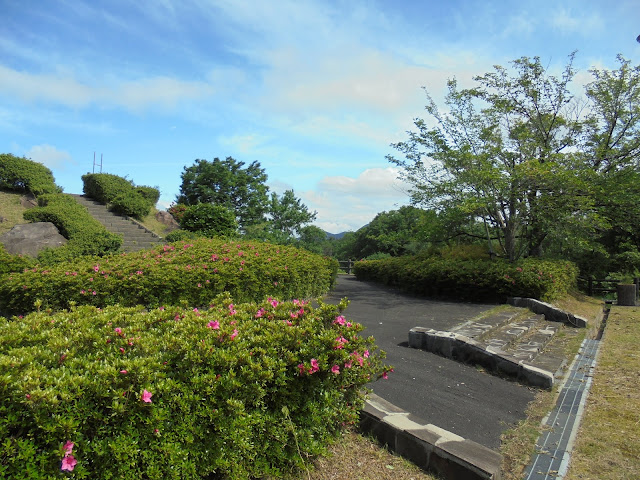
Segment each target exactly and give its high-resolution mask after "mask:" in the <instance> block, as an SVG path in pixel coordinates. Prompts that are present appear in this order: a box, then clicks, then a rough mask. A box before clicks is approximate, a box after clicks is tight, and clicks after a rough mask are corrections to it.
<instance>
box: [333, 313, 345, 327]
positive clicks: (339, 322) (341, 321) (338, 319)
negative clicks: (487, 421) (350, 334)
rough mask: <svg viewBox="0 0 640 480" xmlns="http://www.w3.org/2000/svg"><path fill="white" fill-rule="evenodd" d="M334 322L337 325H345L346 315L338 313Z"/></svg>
mask: <svg viewBox="0 0 640 480" xmlns="http://www.w3.org/2000/svg"><path fill="white" fill-rule="evenodd" d="M333 323H335V324H336V325H344V317H343V316H342V315H338V316H337V317H336V319H335V320H334V321H333Z"/></svg>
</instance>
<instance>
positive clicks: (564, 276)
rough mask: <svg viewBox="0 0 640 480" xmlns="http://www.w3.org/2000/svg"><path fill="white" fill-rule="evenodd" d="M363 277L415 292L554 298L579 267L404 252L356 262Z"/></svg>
mask: <svg viewBox="0 0 640 480" xmlns="http://www.w3.org/2000/svg"><path fill="white" fill-rule="evenodd" d="M354 273H355V275H356V277H358V279H360V280H372V281H377V282H381V283H384V284H386V285H393V286H397V287H400V288H402V289H404V290H407V291H409V292H412V293H417V294H422V295H428V296H435V297H437V296H443V297H455V298H457V299H462V300H467V301H483V302H486V301H500V302H502V301H504V300H505V299H506V298H507V297H533V298H538V299H542V300H552V299H555V298H559V297H562V296H563V295H566V294H567V292H569V291H570V290H572V289H573V288H575V285H576V281H577V276H578V271H577V268H576V267H575V265H573V264H572V263H570V262H566V261H552V260H539V259H534V258H527V259H524V260H521V261H518V262H515V263H511V262H507V261H505V260H502V259H494V260H489V259H486V260H479V259H459V258H455V257H451V256H448V257H443V256H441V255H437V256H405V257H396V258H387V259H381V260H365V261H361V262H356V264H355V266H354Z"/></svg>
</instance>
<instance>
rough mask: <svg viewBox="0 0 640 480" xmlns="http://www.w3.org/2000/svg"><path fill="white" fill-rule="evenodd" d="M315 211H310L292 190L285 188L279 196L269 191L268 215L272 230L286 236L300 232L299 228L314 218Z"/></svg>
mask: <svg viewBox="0 0 640 480" xmlns="http://www.w3.org/2000/svg"><path fill="white" fill-rule="evenodd" d="M316 215H317V212H310V211H309V209H308V208H307V206H306V205H305V204H304V203H302V201H301V200H300V199H299V198H296V196H295V194H294V193H293V190H286V191H285V192H284V193H283V194H282V196H281V197H279V196H278V195H277V194H276V193H275V192H273V193H271V202H270V204H269V217H270V220H271V225H272V228H273V230H274V231H276V232H282V233H283V234H285V235H286V236H287V237H292V236H294V235H298V234H299V233H300V229H301V228H302V227H303V226H304V225H306V224H308V223H311V222H313V221H314V220H315V219H316Z"/></svg>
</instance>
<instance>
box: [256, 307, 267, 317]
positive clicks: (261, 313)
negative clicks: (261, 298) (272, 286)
mask: <svg viewBox="0 0 640 480" xmlns="http://www.w3.org/2000/svg"><path fill="white" fill-rule="evenodd" d="M265 313H266V310H265V309H264V308H261V309H260V310H258V311H257V312H256V318H260V317H262V316H263V315H264V314H265Z"/></svg>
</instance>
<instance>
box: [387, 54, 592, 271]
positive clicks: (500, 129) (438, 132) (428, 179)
mask: <svg viewBox="0 0 640 480" xmlns="http://www.w3.org/2000/svg"><path fill="white" fill-rule="evenodd" d="M572 62H573V55H571V56H570V57H569V61H568V63H567V65H566V66H565V68H564V70H563V72H562V75H561V76H560V77H556V76H554V75H551V74H549V73H548V72H547V70H546V69H545V67H544V66H543V65H542V63H541V61H540V59H539V58H537V57H535V58H533V59H530V58H527V57H522V58H520V59H518V60H515V61H514V62H512V69H510V70H507V69H505V68H503V67H500V66H496V67H494V71H493V72H490V73H487V74H485V75H483V76H478V77H475V79H474V80H475V82H476V86H475V87H474V88H469V89H459V88H458V85H457V82H456V81H455V80H450V81H449V82H448V87H449V90H448V94H447V96H446V100H445V104H446V111H445V112H442V111H441V110H440V109H439V108H438V106H437V105H436V103H435V101H434V100H433V99H432V97H431V96H430V95H429V93H428V92H427V105H426V111H427V113H428V114H429V116H430V118H429V122H427V121H424V120H422V119H416V120H415V122H414V125H415V127H416V131H411V132H409V139H408V140H407V141H405V142H400V143H397V144H395V145H394V147H395V148H396V149H397V150H399V151H400V152H401V153H403V154H404V158H400V159H398V158H395V157H393V156H389V157H388V158H389V160H390V161H391V162H392V163H394V164H396V165H398V166H400V167H402V172H403V176H404V178H405V180H407V181H408V182H409V183H410V184H412V185H413V188H412V190H411V196H412V200H413V202H414V203H415V204H417V205H424V206H427V207H430V208H434V209H435V210H436V211H438V212H442V211H446V210H448V209H450V208H455V209H456V210H458V211H460V212H463V213H464V214H466V215H468V217H469V218H470V219H479V220H480V221H482V222H484V223H485V224H486V225H487V232H488V238H489V240H490V241H491V239H494V240H497V244H498V245H499V248H500V249H501V250H502V253H503V254H504V255H505V256H506V257H507V258H509V259H511V260H514V259H516V258H518V257H519V256H521V255H523V254H528V255H536V254H539V253H540V252H541V247H542V245H543V242H544V241H545V239H547V238H548V236H549V235H550V234H552V233H553V232H555V231H557V230H559V229H564V228H567V227H568V226H570V225H572V224H573V223H576V222H580V223H581V224H582V225H590V222H591V221H592V219H594V218H596V215H595V213H594V211H593V208H592V203H593V196H592V195H591V194H590V188H589V187H590V182H589V180H590V179H591V174H590V171H589V169H588V168H586V167H587V162H586V161H585V158H584V156H582V155H579V154H577V153H576V148H577V147H578V146H579V141H580V138H581V132H582V128H583V122H582V119H581V117H580V104H579V103H577V102H576V101H575V99H574V97H573V95H572V94H571V93H570V91H569V82H570V81H571V79H572V78H573V77H574V74H575V72H574V69H573V66H572ZM425 92H426V90H425Z"/></svg>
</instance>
